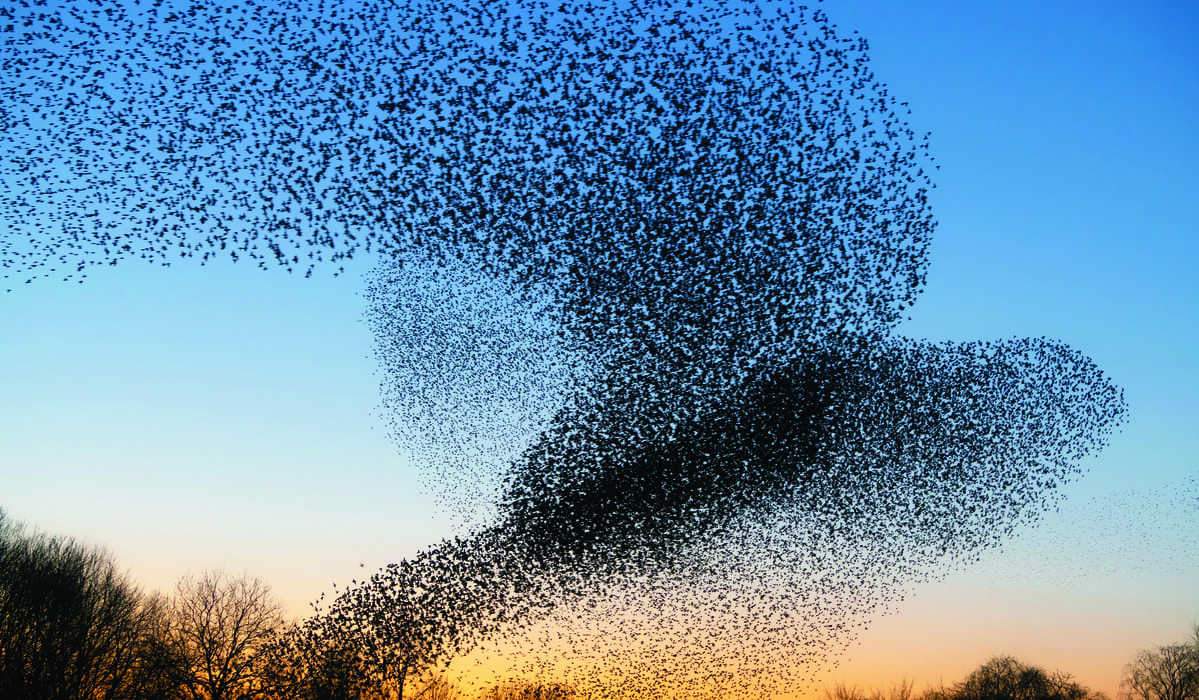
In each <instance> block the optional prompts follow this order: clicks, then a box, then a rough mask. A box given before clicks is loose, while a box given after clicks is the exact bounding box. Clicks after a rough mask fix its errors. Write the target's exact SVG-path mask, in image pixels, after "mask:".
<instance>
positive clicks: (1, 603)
mask: <svg viewBox="0 0 1199 700" xmlns="http://www.w3.org/2000/svg"><path fill="white" fill-rule="evenodd" d="M317 610H318V612H317V614H315V615H313V616H312V617H310V618H308V619H307V620H305V621H303V622H300V623H294V622H292V623H289V622H287V621H286V620H285V619H284V616H283V613H282V608H281V606H280V604H279V603H278V602H277V601H276V600H274V599H273V598H272V596H271V594H270V587H269V586H268V585H266V584H265V583H264V582H262V581H261V580H259V579H253V578H250V577H248V576H246V575H241V576H229V575H226V574H224V573H220V572H207V573H204V574H202V575H200V576H186V577H184V578H182V579H180V581H179V583H178V585H177V587H176V590H175V592H174V594H173V595H172V596H165V595H162V594H158V593H146V592H144V591H142V590H140V589H139V588H138V587H137V586H136V585H135V584H134V582H133V581H132V579H131V578H130V577H129V576H128V575H127V574H124V573H121V572H120V570H119V569H118V568H117V565H116V563H115V561H114V559H113V557H112V556H111V555H110V554H108V553H107V552H106V551H105V550H103V549H101V548H98V547H95V546H88V545H85V544H83V543H81V542H79V541H77V540H75V539H73V538H70V537H63V536H51V535H48V534H45V533H42V532H38V531H30V530H28V529H27V528H26V527H25V526H24V525H22V524H20V523H17V522H15V521H13V520H11V519H10V518H9V517H8V516H7V515H6V513H5V512H4V511H3V510H2V509H0V698H21V699H28V700H42V699H44V700H85V699H86V700H97V699H103V700H123V699H129V700H236V699H247V698H263V699H266V700H283V699H284V698H287V699H294V700H374V699H376V698H377V699H384V698H386V699H388V700H391V699H394V700H404V698H425V699H427V700H459V699H461V698H464V697H466V696H464V695H463V694H462V693H461V692H459V691H458V690H457V689H456V687H455V686H454V684H453V683H451V682H449V681H448V680H447V679H446V678H445V677H444V676H442V675H440V674H439V673H438V669H437V664H435V663H433V661H434V660H433V659H428V658H425V657H422V656H421V654H420V653H418V650H419V649H421V648H422V647H423V646H424V642H423V641H422V640H420V639H417V638H415V636H413V638H412V639H410V641H409V644H408V647H409V649H410V650H411V653H410V654H408V655H404V654H403V653H401V652H400V651H399V649H400V646H399V645H393V646H392V648H391V653H392V654H393V656H391V657H390V658H389V660H390V661H392V662H393V665H391V666H385V665H378V664H372V663H370V661H371V660H372V659H373V658H374V656H373V655H374V654H376V653H377V650H371V649H367V648H364V647H363V646H362V645H364V644H368V643H369V637H366V636H362V637H358V638H357V639H353V638H349V637H342V638H331V637H329V636H328V635H326V634H323V633H322V630H324V629H326V628H327V625H328V623H329V621H328V620H327V619H325V616H328V615H336V614H338V613H337V612H336V611H335V610H331V611H326V612H325V613H324V614H323V615H322V613H321V612H320V609H319V608H318V609H317ZM414 632H419V630H414ZM593 695H594V693H593V692H587V693H584V692H583V691H581V690H577V689H575V688H573V687H571V686H570V685H566V684H560V683H524V684H521V683H515V682H511V683H507V684H503V685H500V686H495V687H492V688H490V689H488V690H486V691H485V692H483V693H482V694H481V695H479V696H478V697H479V698H480V700H576V699H578V700H582V699H583V698H589V697H592V696H593ZM1120 698H1121V700H1199V624H1196V625H1195V627H1194V631H1193V636H1192V638H1191V639H1190V640H1188V641H1187V642H1184V643H1179V644H1171V645H1166V646H1161V647H1157V648H1156V649H1150V650H1142V651H1140V652H1138V653H1137V655H1136V656H1135V658H1134V659H1133V660H1132V661H1131V662H1130V663H1129V664H1128V665H1127V666H1126V667H1125V668H1124V673H1123V679H1122V682H1121V690H1120ZM824 700H1107V696H1106V695H1105V694H1103V693H1101V692H1096V691H1093V690H1091V689H1089V688H1087V687H1085V686H1083V685H1081V684H1080V683H1078V682H1077V681H1076V680H1075V679H1074V677H1073V676H1072V675H1071V674H1069V673H1066V672H1063V671H1052V672H1050V671H1046V670H1045V669H1043V668H1040V667H1038V666H1034V665H1030V664H1027V663H1024V662H1022V661H1019V660H1017V659H1015V658H1014V657H1011V656H1000V657H995V658H993V659H991V660H989V661H987V662H986V663H984V664H982V665H981V666H980V667H979V668H977V669H976V670H974V671H973V672H971V673H970V674H969V675H968V676H967V677H966V678H965V679H963V680H962V681H960V682H958V683H957V684H955V685H951V686H944V685H942V686H939V687H933V688H928V689H926V690H924V691H922V692H920V693H917V692H916V691H915V688H914V684H913V683H912V682H910V681H906V680H905V681H900V682H898V683H896V684H895V685H893V686H891V687H890V688H889V689H886V690H864V689H861V688H859V687H857V686H850V685H846V684H844V683H839V684H837V685H834V686H832V687H831V688H826V689H825V691H824Z"/></svg>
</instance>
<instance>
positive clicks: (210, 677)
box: [170, 571, 283, 700]
mask: <svg viewBox="0 0 1199 700" xmlns="http://www.w3.org/2000/svg"><path fill="white" fill-rule="evenodd" d="M282 625H283V619H282V608H281V606H280V605H279V603H278V602H276V601H275V600H274V599H273V598H271V595H270V586H268V585H267V584H265V583H263V582H262V581H261V580H259V579H251V578H249V577H247V576H244V575H243V576H236V577H235V576H228V575H226V574H224V573H223V572H211V571H210V572H205V573H203V574H201V575H200V576H199V577H190V576H189V577H184V578H183V579H180V581H179V584H178V586H177V590H176V592H175V598H174V600H173V604H172V608H171V629H170V639H171V643H172V645H173V646H174V648H175V649H177V650H178V651H179V653H181V654H182V656H183V657H184V658H185V659H186V660H187V674H186V677H185V686H186V688H187V690H188V692H189V693H190V694H191V697H192V698H195V700H201V699H202V700H233V699H234V698H241V697H247V696H248V697H254V696H255V695H256V694H258V693H260V692H261V691H262V690H263V688H262V686H263V680H264V666H265V663H266V657H265V656H264V654H263V651H264V649H265V648H266V647H267V645H268V644H269V643H270V642H271V640H272V639H273V638H274V636H275V635H276V633H278V632H279V631H280V630H281V628H282Z"/></svg>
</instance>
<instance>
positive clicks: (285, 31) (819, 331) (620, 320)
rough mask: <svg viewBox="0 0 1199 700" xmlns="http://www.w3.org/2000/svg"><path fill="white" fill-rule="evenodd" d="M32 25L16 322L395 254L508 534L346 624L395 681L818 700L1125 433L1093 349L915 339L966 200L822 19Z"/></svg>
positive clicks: (630, 3) (425, 6)
mask: <svg viewBox="0 0 1199 700" xmlns="http://www.w3.org/2000/svg"><path fill="white" fill-rule="evenodd" d="M0 26H2V27H3V30H4V32H3V35H4V37H5V39H4V43H3V45H2V46H0V66H2V67H3V71H2V72H0V74H2V77H0V91H2V93H0V96H2V101H0V158H3V165H2V166H0V168H2V171H3V172H2V182H0V188H2V189H3V196H4V205H3V210H2V211H0V216H2V217H3V226H4V227H5V228H4V233H3V234H2V235H3V238H2V239H0V266H2V267H3V269H4V279H5V280H6V281H7V282H8V283H9V287H10V291H11V285H12V284H14V283H16V284H19V283H22V282H27V283H31V282H32V281H33V280H34V279H37V278H39V277H47V278H58V279H61V280H64V281H65V280H70V279H78V280H82V279H83V278H84V277H86V274H87V271H88V269H89V267H91V266H94V265H117V264H120V262H121V261H122V260H126V259H130V258H144V259H148V260H151V261H156V262H160V263H162V264H167V265H169V264H170V263H171V262H172V261H175V260H178V259H181V258H184V259H186V258H198V259H200V260H201V262H202V261H205V260H208V259H210V258H212V257H214V256H229V257H231V258H233V259H235V260H236V259H242V258H248V259H249V260H251V261H253V262H254V263H255V264H257V265H259V266H262V267H272V266H275V267H279V268H283V269H286V270H287V271H288V272H295V273H303V274H306V275H311V274H313V273H314V272H315V271H317V270H318V269H320V268H324V269H327V270H332V271H333V272H334V273H336V272H337V271H338V270H340V269H341V265H342V264H343V261H344V260H346V259H349V258H352V257H353V256H355V255H365V254H369V255H375V256H378V257H379V259H380V261H381V262H380V264H379V266H378V267H377V269H376V271H375V272H374V273H373V275H372V276H371V278H370V279H369V280H368V284H367V290H368V292H367V299H368V303H369V309H368V318H369V320H370V323H371V324H372V327H373V328H374V330H375V333H376V337H377V339H378V348H379V360H380V363H381V366H382V368H383V370H384V375H385V380H384V394H385V398H386V399H387V402H388V405H390V406H391V407H392V408H393V409H394V410H393V412H392V415H393V428H394V433H395V435H396V437H397V441H398V443H399V446H400V448H401V449H405V450H411V451H413V452H414V453H416V454H422V455H424V456H425V457H426V458H427V459H426V462H427V463H428V464H429V465H430V466H431V470H430V475H431V479H432V482H433V484H434V485H435V486H436V487H437V488H438V489H439V490H440V491H441V492H442V494H443V497H444V498H445V500H446V501H447V506H448V507H455V505H456V506H457V507H458V509H459V510H460V511H462V512H465V513H486V516H485V517H482V516H477V515H476V517H475V521H474V522H471V523H470V526H469V527H468V528H466V529H465V531H464V532H463V533H462V534H461V536H459V537H455V538H454V539H451V540H446V541H443V542H441V543H439V544H434V545H432V546H430V547H429V548H428V549H426V550H424V551H423V552H421V553H420V554H418V555H416V556H414V557H413V558H411V559H409V560H404V561H401V562H398V563H396V564H394V565H392V566H390V567H388V568H386V569H384V570H382V571H380V572H378V573H377V574H375V575H374V576H372V577H371V578H370V579H369V580H367V581H364V582H355V583H354V584H352V585H351V586H350V587H349V588H348V589H346V590H345V591H344V592H342V593H340V594H338V595H337V596H335V598H334V599H333V600H331V601H330V602H329V603H328V604H327V605H326V606H325V607H324V608H323V609H322V612H321V613H320V614H318V615H317V616H315V617H314V618H313V619H312V620H310V621H309V623H308V624H307V625H306V627H305V630H306V634H308V635H309V636H310V638H311V640H314V641H313V643H312V644H311V645H309V646H308V647H306V648H309V649H317V650H321V649H324V650H326V651H328V650H329V649H334V648H337V649H344V648H346V645H350V646H351V647H352V648H354V649H356V650H357V651H356V652H355V657H354V658H355V661H354V663H356V664H359V665H360V666H361V667H362V668H363V669H365V670H370V669H374V670H375V671H379V672H384V671H380V669H383V670H386V669H396V668H424V667H429V666H434V665H437V664H441V663H443V662H446V661H449V660H452V659H459V660H464V659H465V660H470V659H475V660H479V659H480V658H481V657H480V655H482V656H484V657H485V656H487V655H488V654H493V655H502V654H507V656H506V657H505V658H508V659H509V660H510V663H511V665H512V668H514V669H515V668H518V667H519V668H520V669H522V670H523V671H524V672H526V673H540V674H546V675H549V674H554V675H557V676H560V677H565V678H567V679H568V680H570V681H571V682H573V683H575V684H576V685H577V686H579V687H580V688H586V687H587V684H588V683H594V684H602V685H603V688H604V692H605V693H606V694H607V695H609V696H619V695H624V696H628V697H639V698H644V697H657V696H661V697H671V696H681V695H686V696H687V697H733V696H736V695H737V694H739V693H744V694H747V695H753V696H760V695H772V694H778V693H781V692H785V691H787V690H788V689H794V688H796V687H799V686H801V685H802V684H804V683H806V682H808V681H809V680H810V679H812V678H813V677H814V676H816V675H817V674H818V673H819V671H821V670H822V669H824V668H826V667H827V666H828V665H829V664H830V663H835V659H836V657H837V655H838V654H839V653H840V651H841V650H843V649H844V648H845V646H846V645H847V644H849V643H850V642H851V641H852V640H853V639H854V636H855V634H856V631H857V630H858V629H860V626H861V625H862V624H865V623H866V622H868V621H869V619H870V618H871V617H872V616H874V615H876V614H878V613H879V612H881V611H883V610H886V609H887V608H888V607H889V606H891V605H894V603H895V602H896V599H897V596H900V595H902V592H903V590H904V588H905V587H906V586H907V585H910V584H911V583H912V582H914V581H915V580H917V579H920V578H922V577H927V576H931V575H936V573H937V572H938V571H944V570H945V569H946V567H949V566H954V565H957V564H960V563H961V562H964V561H967V560H969V559H970V558H971V557H973V556H976V555H977V554H978V552H980V551H982V550H983V549H984V548H987V547H990V546H994V545H996V544H998V543H1000V542H1002V541H1003V540H1004V538H1005V537H1006V536H1007V535H1008V534H1010V533H1011V532H1012V531H1013V529H1014V528H1015V527H1017V526H1018V525H1020V524H1022V523H1026V522H1029V521H1031V520H1035V519H1036V518H1037V517H1038V515H1039V514H1040V513H1042V512H1043V511H1044V509H1045V508H1046V507H1048V506H1049V505H1050V504H1051V503H1052V502H1053V493H1054V488H1055V487H1056V486H1058V485H1060V484H1061V483H1063V482H1064V481H1066V480H1068V479H1070V478H1072V477H1073V476H1074V475H1076V474H1077V473H1078V470H1079V466H1078V465H1079V462H1080V460H1081V459H1082V458H1083V457H1084V456H1085V455H1087V454H1089V453H1092V452H1093V451H1095V450H1097V449H1099V448H1100V447H1101V446H1102V445H1103V444H1104V442H1105V440H1106V437H1107V435H1108V434H1109V432H1110V430H1111V429H1112V427H1113V426H1114V425H1115V424H1117V423H1118V422H1119V421H1120V420H1121V418H1122V415H1123V409H1124V405H1123V399H1122V396H1121V393H1120V391H1119V390H1118V389H1117V388H1116V387H1114V386H1113V385H1112V384H1111V383H1110V382H1109V381H1108V380H1107V379H1106V378H1105V377H1104V376H1103V374H1102V373H1101V372H1100V371H1099V370H1098V369H1097V368H1096V367H1095V366H1094V364H1093V363H1091V362H1090V361H1089V360H1088V359H1087V358H1086V357H1084V356H1082V355H1081V354H1079V353H1077V352H1076V351H1073V350H1071V349H1069V348H1068V347H1066V346H1064V345H1062V344H1060V343H1057V342H1054V341H1049V340H1045V339H1017V340H1012V341H1006V342H996V343H987V342H978V343H956V344H955V343H929V342H918V341H913V340H908V339H904V338H901V337H898V336H897V335H895V334H894V328H895V326H896V324H897V323H898V322H899V321H900V320H901V319H902V318H903V314H904V310H905V308H906V307H908V306H910V305H911V304H913V303H914V302H915V301H916V298H917V296H918V295H919V293H920V291H921V288H922V285H923V283H924V278H925V270H926V264H927V263H926V253H927V246H928V243H929V241H930V238H931V235H932V233H933V229H934V219H933V215H932V212H931V210H930V207H929V204H928V193H929V190H930V189H931V187H932V183H931V180H930V174H931V172H932V170H933V169H934V168H935V166H934V165H933V163H932V159H931V158H930V157H929V156H928V153H927V140H926V138H925V137H922V136H920V135H918V134H916V133H914V132H913V130H912V129H911V128H910V127H909V126H908V125H907V124H906V123H905V121H904V119H903V117H902V115H901V112H902V111H903V106H902V104H900V103H897V102H896V100H894V99H893V98H892V97H890V96H889V95H888V93H887V90H886V88H885V87H884V86H883V85H882V84H880V83H879V82H878V81H877V80H876V79H875V77H874V76H873V75H872V73H871V71H870V69H869V66H868V64H867V59H866V45H865V42H864V41H863V40H861V39H859V38H856V37H852V36H851V37H844V36H842V35H840V34H839V33H838V32H837V30H836V28H835V27H833V26H831V24H830V23H829V21H828V19H827V17H826V16H825V15H824V14H823V13H822V12H821V11H819V10H810V9H808V8H804V7H799V6H795V5H793V4H792V3H790V2H782V1H779V0H762V1H758V2H752V3H750V2H739V1H738V0H720V1H713V2H706V1H705V2H698V1H695V0H621V1H620V2H594V1H592V0H561V1H557V2H552V3H547V2H541V1H538V0H466V1H464V0H453V1H451V0H348V1H338V2H316V3H312V2H293V1H290V0H283V1H280V2H269V3H268V2H255V1H254V0H237V1H234V0H220V1H218V2H212V3H205V4H203V5H199V4H193V3H191V2H173V1H170V0H153V1H152V2H151V1H149V0H125V1H123V2H111V1H110V0H105V1H103V2H99V1H94V2H93V1H89V0H64V1H63V2H53V1H51V0H18V1H17V2H10V3H6V4H5V5H4V6H3V7H0ZM480 465H484V467H481V466H480ZM479 475H483V476H481V477H480V478H476V476H479ZM480 483H482V484H485V485H486V484H490V488H476V486H477V485H478V484H480ZM458 498H460V499H461V502H459V503H457V504H455V503H454V501H455V499H458ZM501 650H503V651H501ZM564 664H565V665H564ZM386 672H387V673H391V672H392V671H386Z"/></svg>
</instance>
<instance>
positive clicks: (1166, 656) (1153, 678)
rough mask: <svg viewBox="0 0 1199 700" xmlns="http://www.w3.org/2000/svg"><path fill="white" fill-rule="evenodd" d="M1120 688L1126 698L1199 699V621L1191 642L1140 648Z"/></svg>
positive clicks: (1153, 699) (1127, 668)
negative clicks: (1155, 647)
mask: <svg viewBox="0 0 1199 700" xmlns="http://www.w3.org/2000/svg"><path fill="white" fill-rule="evenodd" d="M1120 691H1121V695H1122V696H1123V697H1124V698H1126V700H1199V624H1197V625H1195V630H1194V637H1193V639H1192V640H1191V641H1190V642H1189V643H1186V644H1171V645H1168V646H1162V647H1158V648H1157V649H1152V650H1142V651H1139V652H1137V655H1136V658H1134V659H1133V660H1132V663H1130V664H1128V665H1127V666H1125V667H1124V677H1123V679H1122V680H1121V682H1120Z"/></svg>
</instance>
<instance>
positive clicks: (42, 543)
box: [0, 510, 180, 700]
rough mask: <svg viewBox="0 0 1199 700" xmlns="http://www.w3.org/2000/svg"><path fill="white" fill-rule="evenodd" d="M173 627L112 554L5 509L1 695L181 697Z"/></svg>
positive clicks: (1, 525) (108, 699) (0, 572)
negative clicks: (30, 524)
mask: <svg viewBox="0 0 1199 700" xmlns="http://www.w3.org/2000/svg"><path fill="white" fill-rule="evenodd" d="M165 620H166V616H165V606H164V605H163V602H162V601H161V599H159V598H158V597H156V596H150V595H145V594H143V593H142V592H141V591H140V590H138V588H137V587H136V586H134V585H133V583H132V582H131V581H130V579H129V577H128V576H126V575H124V574H122V573H120V572H119V571H118V570H117V567H116V564H115V563H114V561H113V559H112V557H111V555H109V554H108V553H107V552H105V551H104V550H102V549H99V548H96V547H90V546H85V545H83V544H80V543H79V542H76V541H75V540H73V539H70V538H66V537H58V536H49V535H46V534H44V533H40V532H32V533H30V532H27V531H26V530H25V529H24V527H23V526H22V525H20V524H19V523H14V522H12V521H10V520H7V518H6V516H5V514H4V512H3V511H2V510H0V697H3V698H10V697H11V698H53V699H54V700H76V699H79V700H82V699H83V698H86V699H87V700H173V699H174V698H177V697H179V696H178V694H177V692H176V691H177V690H178V685H179V684H178V678H179V670H180V663H179V661H180V659H179V657H178V655H177V654H174V653H172V652H171V651H170V650H169V648H168V645H167V642H166V636H165V631H164V626H163V622H164V621H165Z"/></svg>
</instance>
